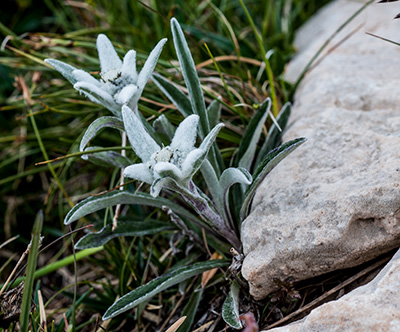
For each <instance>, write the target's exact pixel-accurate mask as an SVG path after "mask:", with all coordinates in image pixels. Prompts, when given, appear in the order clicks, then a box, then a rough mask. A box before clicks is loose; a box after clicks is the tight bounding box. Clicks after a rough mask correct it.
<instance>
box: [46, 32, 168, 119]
mask: <svg viewBox="0 0 400 332" xmlns="http://www.w3.org/2000/svg"><path fill="white" fill-rule="evenodd" d="M166 41H167V39H166V38H164V39H162V40H161V41H160V42H159V43H158V44H157V45H156V46H155V48H154V49H153V51H152V52H151V53H150V55H149V57H148V59H147V61H146V62H145V64H144V66H143V68H142V70H141V71H140V73H138V72H137V70H136V52H135V51H134V50H130V51H128V53H126V55H125V56H124V59H123V61H121V59H120V58H119V56H118V54H117V52H116V51H115V49H114V47H113V45H112V43H111V41H110V40H109V39H108V38H107V37H106V36H105V35H103V34H100V35H99V36H98V37H97V50H98V53H99V61H100V67H101V73H100V77H101V78H100V79H96V78H95V77H93V76H92V75H90V74H89V73H87V72H85V71H83V70H81V69H77V68H75V67H73V66H71V65H69V64H66V63H64V62H61V61H58V60H54V59H46V60H45V62H46V63H48V64H50V65H51V66H52V67H53V68H54V69H56V70H57V71H59V72H60V73H61V74H62V75H63V76H64V77H65V78H66V79H67V80H69V81H70V82H71V83H72V84H73V86H74V88H75V89H76V90H78V91H79V92H81V93H82V94H84V95H85V96H87V97H88V98H89V99H90V100H91V101H93V102H95V103H97V104H101V105H103V106H104V107H105V108H107V109H108V110H109V111H111V112H112V113H113V114H114V115H116V116H118V117H121V107H122V106H123V105H128V106H129V107H130V108H131V109H133V110H136V107H137V103H138V101H139V98H140V96H141V94H142V92H143V89H144V87H145V85H146V83H147V81H148V79H149V78H150V76H151V74H152V73H153V70H154V68H155V66H156V64H157V61H158V58H159V56H160V54H161V51H162V49H163V46H164V44H165V43H166Z"/></svg>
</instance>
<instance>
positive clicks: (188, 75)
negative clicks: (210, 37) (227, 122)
mask: <svg viewBox="0 0 400 332" xmlns="http://www.w3.org/2000/svg"><path fill="white" fill-rule="evenodd" d="M171 30H172V36H173V39H174V45H175V50H176V55H177V56H178V60H179V63H180V65H181V68H182V74H183V78H184V80H185V84H186V86H187V88H188V90H189V98H190V103H191V105H192V110H193V112H194V113H195V114H197V115H198V116H199V117H200V123H201V130H200V137H201V138H203V137H205V136H206V135H207V134H208V133H209V131H210V126H209V122H208V116H207V112H206V107H205V104H204V98H203V91H202V90H201V86H200V80H199V77H198V76H197V72H196V68H195V65H194V61H193V58H192V55H191V53H190V50H189V47H188V44H187V42H186V39H185V36H184V34H183V31H182V29H181V27H180V25H179V23H178V21H177V20H176V19H175V18H172V19H171Z"/></svg>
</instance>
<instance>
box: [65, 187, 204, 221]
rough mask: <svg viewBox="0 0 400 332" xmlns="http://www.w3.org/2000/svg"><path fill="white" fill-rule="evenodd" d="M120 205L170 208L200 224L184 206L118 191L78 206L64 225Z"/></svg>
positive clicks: (143, 195)
mask: <svg viewBox="0 0 400 332" xmlns="http://www.w3.org/2000/svg"><path fill="white" fill-rule="evenodd" d="M118 204H138V205H148V206H153V207H158V208H162V207H163V206H168V207H169V208H170V209H171V210H172V211H174V212H175V213H176V214H177V215H179V216H182V217H185V218H188V219H189V220H191V221H193V222H196V223H200V219H198V218H197V217H196V216H194V215H193V214H192V213H190V212H189V211H188V210H186V209H185V208H183V207H182V206H180V205H178V204H176V203H174V202H172V201H171V200H169V199H166V198H162V197H157V198H154V197H153V196H151V195H149V194H147V193H142V192H137V193H135V192H131V191H126V190H116V191H112V192H109V193H106V194H104V195H101V196H92V197H89V198H86V199H85V200H83V201H81V202H79V203H78V204H76V205H75V206H74V207H73V208H72V209H71V210H70V211H69V212H68V214H67V215H66V217H65V220H64V223H65V224H66V225H68V224H70V223H71V222H73V221H75V220H78V219H80V218H82V217H85V216H87V215H88V214H90V213H93V212H96V211H98V210H101V209H105V208H107V207H109V206H114V205H118Z"/></svg>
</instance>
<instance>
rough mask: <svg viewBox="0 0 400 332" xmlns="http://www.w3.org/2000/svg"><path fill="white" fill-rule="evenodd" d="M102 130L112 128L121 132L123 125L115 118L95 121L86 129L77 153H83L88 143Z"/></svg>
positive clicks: (105, 117)
mask: <svg viewBox="0 0 400 332" xmlns="http://www.w3.org/2000/svg"><path fill="white" fill-rule="evenodd" d="M104 128H114V129H118V130H120V131H123V130H124V123H123V122H122V120H121V119H119V118H117V117H116V116H102V117H101V118H98V119H96V120H95V121H93V122H92V123H91V124H90V126H89V127H88V129H86V132H85V134H84V135H83V137H82V140H81V143H80V145H79V151H83V150H84V149H85V147H86V145H87V144H88V143H89V141H90V140H91V139H92V138H93V137H95V136H96V135H97V134H98V133H99V132H100V131H101V130H102V129H104Z"/></svg>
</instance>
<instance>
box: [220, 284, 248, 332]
mask: <svg viewBox="0 0 400 332" xmlns="http://www.w3.org/2000/svg"><path fill="white" fill-rule="evenodd" d="M239 290H240V289H239V284H238V283H237V282H236V281H234V282H233V283H232V284H231V289H230V292H229V293H228V296H227V297H226V299H225V302H224V304H223V306H222V318H223V319H224V321H225V323H227V324H228V325H229V326H230V327H232V328H234V329H237V330H238V329H241V328H243V326H242V323H241V321H240V319H239Z"/></svg>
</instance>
